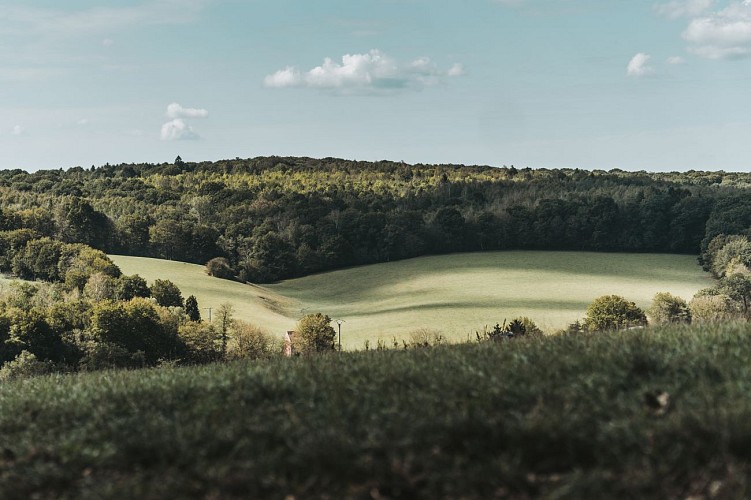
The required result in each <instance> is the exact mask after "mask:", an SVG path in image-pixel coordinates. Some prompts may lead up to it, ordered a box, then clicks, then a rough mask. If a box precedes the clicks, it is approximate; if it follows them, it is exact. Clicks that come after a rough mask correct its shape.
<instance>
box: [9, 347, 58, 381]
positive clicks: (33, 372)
mask: <svg viewBox="0 0 751 500" xmlns="http://www.w3.org/2000/svg"><path fill="white" fill-rule="evenodd" d="M53 371H55V366H54V364H52V363H51V362H49V361H47V362H44V361H39V360H38V359H37V357H36V356H34V355H33V354H32V353H30V352H29V351H21V353H20V354H19V355H18V356H17V357H16V358H15V359H14V360H12V361H9V362H7V363H5V364H4V365H3V366H2V368H0V381H4V382H7V381H9V380H13V379H18V378H30V377H36V376H39V375H47V374H49V373H52V372H53Z"/></svg>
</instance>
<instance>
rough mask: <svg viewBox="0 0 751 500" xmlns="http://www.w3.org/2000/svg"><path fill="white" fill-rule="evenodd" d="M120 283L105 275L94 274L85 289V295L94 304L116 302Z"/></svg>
mask: <svg viewBox="0 0 751 500" xmlns="http://www.w3.org/2000/svg"><path fill="white" fill-rule="evenodd" d="M117 285H118V282H117V280H115V279H114V278H112V277H110V276H107V275H106V274H104V273H94V274H92V275H91V276H90V277H89V279H88V281H86V285H85V286H84V287H83V294H84V296H86V297H87V298H89V299H91V300H92V301H94V302H99V301H102V300H114V299H115V298H116V297H117Z"/></svg>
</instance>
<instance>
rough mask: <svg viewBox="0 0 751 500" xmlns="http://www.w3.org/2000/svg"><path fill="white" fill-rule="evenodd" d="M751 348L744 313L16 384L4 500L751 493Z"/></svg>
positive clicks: (4, 461) (3, 433) (3, 444)
mask: <svg viewBox="0 0 751 500" xmlns="http://www.w3.org/2000/svg"><path fill="white" fill-rule="evenodd" d="M749 359H751V328H750V327H749V325H747V324H746V325H740V326H723V327H715V328H713V329H712V330H711V331H707V330H705V329H701V328H697V327H693V328H688V327H683V328H669V329H653V330H652V329H650V330H644V331H637V332H629V333H621V334H600V335H579V336H563V337H555V338H548V339H543V340H534V339H529V340H526V339H522V340H517V341H513V342H506V343H500V344H493V343H486V344H480V345H460V346H446V347H441V348H434V349H424V350H416V351H407V352H404V351H392V352H360V353H344V354H339V355H336V354H332V355H329V356H324V357H319V358H314V359H292V360H276V361H270V362H264V363H257V364H250V363H236V364H230V365H216V366H208V367H201V368H193V369H191V368H182V369H172V368H165V369H155V370H148V371H139V372H129V373H112V372H107V373H96V374H88V375H77V376H53V377H42V378H36V379H31V380H27V381H17V382H13V383H8V384H5V385H3V386H0V407H1V408H2V412H1V413H0V451H1V452H2V457H1V458H0V497H2V498H12V497H26V496H30V495H32V494H40V495H41V496H50V497H52V496H59V495H64V496H72V497H90V498H100V497H121V496H127V497H145V498H157V497H164V496H168V497H184V496H212V497H244V498H258V497H273V498H280V497H284V496H285V495H288V494H292V495H296V496H298V497H304V498H308V497H320V496H326V495H329V496H330V497H333V498H342V497H355V498H370V497H378V495H383V496H386V497H405V498H407V497H408V498H414V497H422V498H438V497H446V496H447V497H459V496H462V497H466V498H489V497H493V496H511V497H529V496H542V497H549V498H586V497H592V498H613V497H631V498H634V497H638V498H665V497H681V498H685V497H687V496H689V495H695V494H704V495H709V494H710V493H713V494H715V495H716V496H718V497H720V498H735V497H737V498H741V497H748V495H749V494H751V484H749V481H748V477H750V476H749V475H748V474H749V472H751V365H749V363H748V360H749ZM656 391H665V392H666V393H667V394H669V398H670V399H669V403H668V404H667V405H666V406H665V407H664V408H660V407H659V406H657V407H650V402H651V401H652V400H651V399H650V395H653V394H655V393H656Z"/></svg>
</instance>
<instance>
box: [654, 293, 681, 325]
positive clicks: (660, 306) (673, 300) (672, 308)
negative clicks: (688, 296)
mask: <svg viewBox="0 0 751 500" xmlns="http://www.w3.org/2000/svg"><path fill="white" fill-rule="evenodd" d="M647 314H648V315H649V319H650V321H651V322H652V323H654V324H656V325H667V324H670V323H690V322H691V311H690V310H689V308H688V303H687V302H686V301H685V300H683V299H682V298H680V297H676V296H675V295H672V294H671V293H668V292H661V293H658V294H655V296H654V298H653V299H652V305H651V307H650V308H649V310H647Z"/></svg>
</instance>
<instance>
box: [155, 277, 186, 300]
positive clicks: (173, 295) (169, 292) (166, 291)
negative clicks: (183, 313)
mask: <svg viewBox="0 0 751 500" xmlns="http://www.w3.org/2000/svg"><path fill="white" fill-rule="evenodd" d="M151 296H152V297H154V298H155V299H156V303H157V304H159V305H160V306H164V307H173V306H174V307H182V306H183V295H182V293H181V292H180V289H179V288H178V287H177V285H175V284H174V283H172V282H171V281H170V280H159V279H158V280H154V284H153V285H151Z"/></svg>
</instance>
